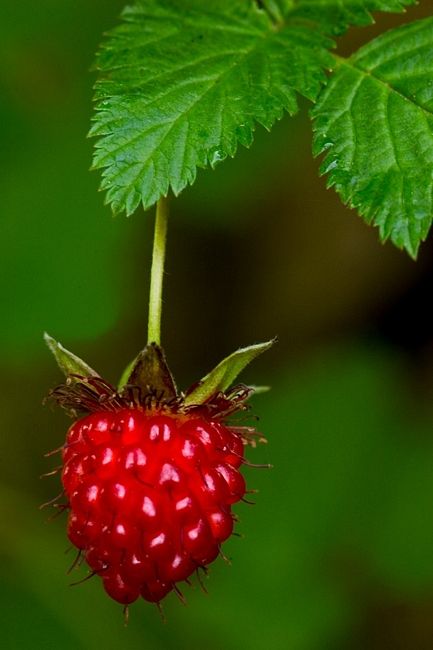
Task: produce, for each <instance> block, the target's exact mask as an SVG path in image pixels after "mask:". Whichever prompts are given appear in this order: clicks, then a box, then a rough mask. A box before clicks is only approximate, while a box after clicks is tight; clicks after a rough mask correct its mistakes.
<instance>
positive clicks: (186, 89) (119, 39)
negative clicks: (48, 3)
mask: <svg viewBox="0 0 433 650" xmlns="http://www.w3.org/2000/svg"><path fill="white" fill-rule="evenodd" d="M413 2H414V0H262V1H261V2H259V1H257V2H254V1H253V0H210V1H209V2H206V3H203V2H202V0H141V1H137V2H136V3H135V4H134V5H132V6H130V7H127V8H126V9H125V11H124V13H123V23H122V24H121V25H120V26H119V27H118V28H117V29H115V30H113V31H112V33H111V35H110V36H109V38H108V40H107V41H106V42H105V44H104V45H103V47H102V49H101V51H100V53H99V56H98V62H97V63H98V65H97V67H98V69H99V73H100V74H99V80H98V82H97V85H96V116H95V118H94V126H93V128H92V129H91V135H94V136H97V137H98V140H97V143H96V151H95V155H94V168H98V169H102V170H103V172H102V177H103V178H102V184H101V188H102V189H104V190H107V194H106V198H107V202H108V203H110V204H111V206H112V208H113V211H114V212H121V211H125V212H126V213H127V214H131V213H132V212H134V210H135V209H136V208H137V207H138V205H139V204H140V203H141V204H142V205H143V207H144V208H145V209H146V208H149V207H150V206H152V205H153V204H154V203H156V201H157V200H158V199H159V198H160V197H161V196H166V195H167V194H168V192H169V190H170V188H171V189H172V191H173V192H174V194H176V195H177V194H179V193H180V192H181V191H182V190H183V189H184V188H185V187H186V186H187V185H188V184H192V183H193V182H194V181H195V179H196V175H197V169H198V168H204V167H207V166H209V165H210V166H212V167H214V166H215V165H216V164H217V163H218V162H220V161H221V160H224V159H225V158H226V157H228V156H234V155H235V154H236V151H237V148H238V145H239V144H242V145H244V146H246V147H249V146H250V145H251V143H252V141H253V136H254V130H255V128H256V125H257V124H261V125H262V126H264V127H265V128H266V129H270V128H271V127H272V125H273V124H274V123H275V121H276V120H279V119H280V118H281V117H282V116H283V114H284V112H285V111H287V112H288V113H290V114H291V115H293V114H294V113H296V111H297V108H298V104H297V93H299V94H301V95H303V96H304V97H307V98H308V99H310V100H315V99H316V97H317V95H318V92H319V90H320V86H321V84H322V83H323V82H324V81H325V77H324V71H325V70H326V69H329V68H330V67H332V64H333V59H332V58H331V56H330V54H329V52H328V50H329V48H331V47H332V46H333V41H332V40H330V38H329V35H332V34H337V33H341V32H342V31H344V30H345V29H346V28H347V26H348V25H350V24H354V25H363V24H368V23H370V22H372V17H371V14H370V11H372V10H382V11H401V10H402V9H403V8H404V6H405V5H407V4H412V3H413Z"/></svg>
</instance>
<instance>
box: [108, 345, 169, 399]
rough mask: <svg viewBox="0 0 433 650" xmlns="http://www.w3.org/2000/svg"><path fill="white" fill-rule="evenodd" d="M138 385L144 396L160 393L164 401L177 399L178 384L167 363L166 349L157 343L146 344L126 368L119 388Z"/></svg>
mask: <svg viewBox="0 0 433 650" xmlns="http://www.w3.org/2000/svg"><path fill="white" fill-rule="evenodd" d="M128 387H138V388H139V389H140V390H141V393H142V395H143V396H145V395H147V394H150V393H153V394H155V395H158V394H160V395H161V397H162V398H163V399H164V401H166V402H167V401H170V400H172V399H176V398H177V396H178V393H177V388H176V384H175V382H174V379H173V375H172V374H171V371H170V368H169V367H168V365H167V361H166V358H165V353H164V350H163V349H162V348H161V347H160V346H159V345H157V344H156V343H150V344H149V345H146V347H145V348H144V350H142V351H141V352H140V354H139V355H138V356H137V358H136V359H135V360H134V361H133V362H132V363H131V364H130V365H129V366H128V367H127V368H126V370H125V372H124V373H123V375H122V378H121V380H120V383H119V390H120V391H121V390H124V389H127V388H128Z"/></svg>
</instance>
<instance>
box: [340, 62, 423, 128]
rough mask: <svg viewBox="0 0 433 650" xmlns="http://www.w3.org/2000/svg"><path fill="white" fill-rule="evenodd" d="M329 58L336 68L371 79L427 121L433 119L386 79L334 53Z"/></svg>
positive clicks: (419, 105)
mask: <svg viewBox="0 0 433 650" xmlns="http://www.w3.org/2000/svg"><path fill="white" fill-rule="evenodd" d="M331 56H333V57H334V59H335V60H336V62H337V64H338V66H345V67H347V68H350V69H352V70H355V71H356V72H358V73H360V74H361V75H362V76H363V77H365V78H368V77H370V78H371V79H373V80H374V81H376V82H377V83H379V84H380V85H381V86H384V87H385V88H386V90H387V92H389V93H395V94H396V95H399V96H400V97H401V99H403V100H404V101H406V102H409V104H411V105H412V106H415V107H416V108H418V109H419V110H420V111H422V112H423V113H424V114H425V116H426V117H427V119H431V118H432V117H433V110H429V109H428V108H426V107H425V106H421V104H418V103H417V102H415V101H414V100H413V99H412V98H411V97H408V96H407V95H405V94H404V93H403V92H401V91H400V90H397V89H396V88H394V87H393V86H391V85H390V83H389V82H388V81H387V80H386V79H383V77H381V76H380V75H378V74H377V73H376V72H375V71H374V70H365V68H362V67H360V66H359V65H356V63H355V62H354V61H353V60H352V59H350V58H348V59H345V58H344V57H342V56H339V55H338V54H335V53H332V54H331Z"/></svg>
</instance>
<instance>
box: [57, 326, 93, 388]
mask: <svg viewBox="0 0 433 650" xmlns="http://www.w3.org/2000/svg"><path fill="white" fill-rule="evenodd" d="M44 341H45V343H46V344H47V345H48V347H49V349H50V350H51V352H52V353H53V355H54V358H55V359H56V361H57V364H58V366H59V368H60V370H62V372H64V374H65V375H66V377H69V376H71V375H80V376H81V377H99V375H98V373H97V372H96V371H95V370H93V368H91V367H90V366H89V365H87V363H86V362H85V361H83V360H82V359H80V357H77V356H76V355H75V354H73V353H72V352H69V350H66V348H64V347H63V345H61V343H59V342H58V341H56V340H55V339H53V338H52V336H50V335H49V334H47V333H46V332H45V333H44Z"/></svg>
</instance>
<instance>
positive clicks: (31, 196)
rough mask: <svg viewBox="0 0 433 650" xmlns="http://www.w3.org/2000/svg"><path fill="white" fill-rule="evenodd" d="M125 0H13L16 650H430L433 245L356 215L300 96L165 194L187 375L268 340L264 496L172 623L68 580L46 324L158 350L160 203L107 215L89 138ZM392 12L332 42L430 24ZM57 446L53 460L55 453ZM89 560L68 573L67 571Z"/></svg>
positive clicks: (5, 271) (0, 551) (175, 326)
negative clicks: (314, 139) (101, 69)
mask: <svg viewBox="0 0 433 650" xmlns="http://www.w3.org/2000/svg"><path fill="white" fill-rule="evenodd" d="M122 4H123V3H122V2H121V0H116V1H115V0H110V1H109V0H92V2H88V1H86V2H85V1H84V0H63V1H62V2H59V1H58V0H39V1H38V2H37V3H33V2H30V0H22V1H21V2H16V1H15V0H1V6H0V57H1V66H0V94H1V98H0V214H1V221H0V223H1V225H0V228H1V231H0V255H1V268H2V272H1V274H0V283H1V288H0V296H1V303H0V304H1V307H0V312H1V319H0V334H1V336H0V341H1V357H0V369H1V380H0V381H1V390H0V409H1V422H2V431H1V439H0V504H1V524H0V526H1V530H0V559H1V566H0V580H1V589H0V612H1V614H0V617H1V619H2V635H1V636H2V644H3V647H6V648H8V649H9V648H13V649H17V650H27V648H38V649H39V648H40V649H41V650H49V649H50V648H58V647H61V648H63V649H64V650H69V648H71V649H72V648H73V649H74V650H81V649H83V650H84V649H89V650H93V649H96V648H100V647H103V648H105V649H106V650H117V649H119V648H122V649H123V648H124V649H125V650H128V649H131V650H132V649H133V648H134V649H135V648H140V649H143V650H144V649H147V648H149V650H159V649H166V650H168V649H171V648H172V649H173V650H174V649H176V650H183V649H185V650H186V649H188V650H198V649H199V648H203V647H206V648H207V649H208V650H221V649H223V650H235V649H239V648H248V649H249V650H267V649H268V648H272V650H287V649H288V648H293V649H294V650H328V649H329V650H358V649H359V650H365V649H366V648H368V649H369V650H387V649H388V648H389V649H390V650H400V649H402V650H424V649H426V650H429V649H430V650H431V648H432V647H433V409H432V396H433V336H432V335H433V323H432V317H431V315H430V314H431V311H432V310H431V309H430V303H431V286H432V280H433V263H432V260H433V247H432V242H430V243H429V242H427V244H425V245H424V246H423V247H422V250H421V254H420V257H419V260H418V262H417V263H416V264H415V263H414V262H413V261H411V260H410V259H408V257H407V256H406V255H405V254H404V253H402V252H399V251H397V250H395V249H393V247H392V246H391V245H389V244H386V245H385V246H382V245H381V244H380V243H379V241H378V235H377V232H376V231H375V230H374V229H371V228H368V227H367V226H365V225H364V224H363V223H362V222H361V220H360V219H359V218H358V217H357V216H356V214H355V213H354V212H351V211H349V210H348V209H346V208H344V207H343V206H342V205H341V204H340V202H339V199H338V198H337V196H336V195H335V193H334V192H333V191H327V190H326V189H325V180H324V179H323V178H322V179H319V178H318V175H317V171H318V161H314V160H313V159H312V157H311V153H310V150H311V133H310V124H309V121H308V117H307V111H308V109H309V106H308V105H307V104H306V103H305V104H303V103H302V102H301V105H302V109H303V110H302V111H301V112H300V114H299V115H298V116H297V117H295V118H293V119H290V118H288V117H287V118H286V119H284V120H283V121H282V122H281V123H280V124H278V125H277V126H276V127H275V129H274V130H273V132H272V134H270V135H269V134H267V133H266V132H265V131H264V130H263V129H261V128H258V129H257V135H256V142H255V144H254V147H253V148H252V150H251V151H246V150H242V151H240V152H239V155H238V157H237V158H236V159H235V160H234V161H231V160H230V161H227V162H225V163H224V164H222V165H221V166H220V168H218V169H217V170H216V171H215V172H209V171H208V172H201V173H200V174H199V177H198V180H197V183H196V185H195V186H194V187H193V188H192V189H188V190H186V191H185V192H184V194H183V195H182V196H181V197H180V198H179V200H177V201H173V202H172V216H171V224H170V232H169V245H168V262H167V272H166V287H165V300H164V303H165V304H164V316H163V339H164V343H165V347H166V351H167V354H168V356H169V359H170V361H171V365H172V367H173V370H174V371H175V373H176V375H177V378H178V382H179V383H180V384H181V385H182V386H186V385H189V384H190V383H192V382H193V381H195V380H196V379H197V378H198V377H200V376H202V375H203V374H204V373H205V372H207V370H209V369H210V367H211V366H212V365H214V364H215V363H216V362H217V361H219V359H220V358H221V357H222V356H224V355H226V354H227V353H229V352H231V351H232V350H233V349H235V348H236V347H238V346H240V345H246V344H248V343H252V342H256V341H260V340H264V339H266V338H269V337H272V336H274V335H275V334H278V335H279V344H278V346H277V347H275V348H274V350H272V351H271V352H269V353H267V355H266V357H263V358H262V359H260V360H259V361H258V362H257V363H256V364H255V366H254V367H251V368H249V369H248V371H247V372H245V374H244V377H243V378H244V379H245V381H250V382H252V383H258V384H270V385H272V387H273V388H272V392H270V393H268V394H266V395H263V396H260V397H259V396H257V397H256V398H255V400H254V404H253V407H254V412H255V413H257V414H259V415H260V417H261V419H260V423H259V427H260V429H261V430H262V431H263V432H264V433H265V434H266V436H267V438H268V440H269V443H268V445H267V446H266V447H261V448H259V449H257V450H255V451H252V452H251V453H250V458H251V459H252V460H253V461H255V462H272V463H273V464H274V466H275V468H274V469H273V470H271V471H260V470H249V471H247V475H248V481H249V483H250V485H251V487H257V488H259V490H260V492H259V494H258V495H257V499H256V502H257V503H256V505H255V506H254V507H248V506H246V505H244V504H242V505H241V506H240V507H238V508H237V512H238V514H239V515H240V518H241V524H240V526H239V531H240V532H241V533H243V535H244V536H245V538H244V539H238V538H233V539H232V540H231V541H230V542H228V543H227V545H226V547H225V552H226V554H227V555H228V556H229V557H231V558H232V560H233V564H232V566H231V567H230V566H227V565H226V564H225V563H224V562H223V561H222V560H219V561H218V562H216V564H215V565H214V566H213V567H212V570H211V576H210V579H209V581H208V582H207V586H208V590H209V595H208V596H205V595H204V594H202V593H201V591H200V590H199V589H198V588H195V589H192V590H188V591H187V593H186V595H187V598H188V606H187V607H186V608H184V607H182V606H181V604H180V603H179V602H178V601H177V600H176V598H175V597H173V596H171V597H170V598H169V599H168V600H167V602H166V605H165V611H166V616H167V619H168V622H167V624H163V623H162V622H161V620H160V618H159V615H158V612H157V610H156V608H153V607H152V606H149V605H147V604H145V603H142V602H140V603H137V604H136V605H135V606H133V607H132V608H131V621H130V624H129V626H128V628H124V626H123V619H122V615H121V608H120V606H116V604H115V603H113V602H111V601H110V600H109V599H108V598H107V597H106V596H105V595H104V593H103V591H102V588H101V586H100V584H98V581H97V579H94V581H89V582H86V583H85V584H83V585H81V586H78V587H74V588H70V587H69V586H68V584H69V582H70V581H71V578H70V577H68V576H66V575H65V573H66V570H67V568H68V566H69V564H70V563H71V560H72V554H71V553H70V554H69V555H65V549H66V548H67V547H68V544H67V541H66V537H65V532H64V526H65V522H64V520H63V519H57V520H55V521H54V522H51V523H47V522H46V520H47V516H48V515H47V512H46V511H45V512H40V511H39V510H38V504H40V503H41V502H43V501H46V500H47V499H49V498H51V497H53V496H55V495H56V494H57V493H58V492H59V489H60V488H59V479H58V478H51V479H46V480H44V481H40V480H39V478H38V476H39V475H40V474H41V473H43V472H46V471H47V470H49V469H50V468H51V467H52V466H53V462H52V459H51V460H50V459H45V458H44V457H43V454H44V452H45V451H47V450H49V449H52V448H55V447H58V446H59V445H60V444H62V441H63V439H64V436H65V431H66V429H67V427H68V426H69V422H68V421H67V419H66V417H65V416H64V415H63V414H62V413H60V412H57V411H54V412H52V410H51V409H50V408H49V407H43V406H42V400H43V397H44V395H45V394H46V393H47V391H48V389H49V388H50V387H51V386H53V385H55V384H56V383H57V382H59V381H60V379H61V377H60V373H59V371H58V370H57V368H56V367H55V364H54V362H53V359H52V358H50V356H49V354H48V352H47V350H46V349H45V348H44V345H43V342H42V333H43V331H44V330H45V329H47V330H48V331H49V332H50V333H51V334H52V335H53V336H55V337H56V338H58V339H59V340H61V341H62V342H63V343H64V344H65V345H66V346H67V347H68V348H70V349H73V350H74V351H75V352H76V353H77V354H80V355H81V356H83V357H84V358H85V359H86V360H88V362H89V363H90V364H91V365H92V366H94V367H96V368H97V369H98V370H99V371H100V372H101V373H103V374H104V375H105V376H106V377H107V379H109V380H110V381H113V382H114V381H115V380H116V379H117V377H118V376H119V375H120V372H121V370H122V369H123V367H124V366H125V365H126V363H127V362H128V361H129V360H130V358H132V357H133V356H134V355H135V353H136V352H137V351H138V349H139V348H140V347H142V345H143V344H144V342H145V333H146V332H145V330H146V316H147V314H146V301H147V291H148V275H149V266H150V249H151V238H152V227H153V215H152V214H151V213H148V214H145V215H143V214H142V213H141V212H140V211H139V212H138V213H137V214H136V215H134V216H133V217H131V218H129V219H126V218H124V217H119V218H116V219H113V218H112V217H111V214H110V211H109V209H108V208H106V207H104V206H103V196H102V195H101V194H98V193H97V187H98V182H99V177H98V174H96V173H90V172H89V171H88V169H89V167H90V164H91V149H92V143H91V142H90V141H89V140H86V138H85V135H86V132H87V130H88V127H89V120H90V115H91V94H92V83H93V81H94V76H93V75H92V74H91V73H89V68H90V66H91V64H92V61H93V56H94V52H95V50H96V48H97V45H98V43H99V41H100V39H101V34H102V32H103V30H105V29H107V28H109V27H110V26H112V25H113V24H114V23H115V20H116V18H117V16H118V14H119V11H120V9H121V7H122ZM428 4H429V3H428V2H427V1H426V0H425V1H424V2H423V3H422V6H421V8H418V9H411V10H410V11H409V12H408V14H407V15H406V16H402V15H401V16H397V17H396V16H392V17H390V16H381V17H380V18H379V20H378V23H377V25H376V26H374V27H369V28H366V29H364V30H360V29H353V30H351V31H350V32H349V34H348V35H347V36H346V37H344V39H343V40H342V41H341V44H340V51H341V52H342V53H350V52H351V51H353V50H354V49H355V48H357V47H358V46H359V45H360V44H361V43H363V42H365V41H366V40H368V39H369V38H370V37H372V36H373V35H375V34H376V33H378V32H380V31H381V30H383V29H384V28H387V27H391V26H393V25H396V24H400V23H402V22H404V21H406V20H408V19H409V18H412V17H413V18H414V17H421V16H423V15H424V16H425V15H429V13H431V9H430V10H429V9H428ZM55 462H56V461H54V464H55ZM80 575H84V573H83V574H76V575H74V579H77V578H79V577H80Z"/></svg>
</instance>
